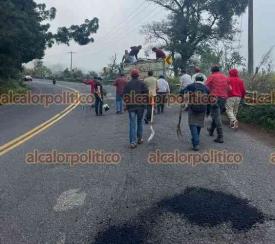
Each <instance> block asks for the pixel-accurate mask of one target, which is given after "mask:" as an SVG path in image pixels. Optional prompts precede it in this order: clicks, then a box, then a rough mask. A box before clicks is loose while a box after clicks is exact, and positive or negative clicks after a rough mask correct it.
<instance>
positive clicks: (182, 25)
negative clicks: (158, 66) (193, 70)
mask: <svg viewBox="0 0 275 244" xmlns="http://www.w3.org/2000/svg"><path fill="white" fill-rule="evenodd" d="M147 1H149V2H153V3H155V4H156V5H158V6H160V7H162V8H164V9H166V10H168V11H169V12H170V15H169V17H168V20H163V21H161V22H153V23H151V24H148V25H146V26H144V27H143V32H144V33H146V34H147V39H148V40H151V41H156V40H157V41H159V44H160V45H162V46H163V47H165V49H166V50H168V51H170V52H171V54H172V56H173V57H175V55H176V54H179V55H180V58H181V64H180V66H181V68H182V69H185V68H186V66H187V62H188V60H189V59H190V58H191V57H192V56H193V55H194V54H195V53H196V51H197V50H198V49H199V48H200V47H201V46H203V45H205V44H207V43H209V42H211V41H213V40H216V41H217V40H232V39H233V36H234V34H235V33H236V31H237V30H236V28H235V21H234V18H235V17H236V16H240V15H241V14H242V13H243V12H244V11H245V9H246V7H247V5H248V0H230V1H228V0H147Z"/></svg>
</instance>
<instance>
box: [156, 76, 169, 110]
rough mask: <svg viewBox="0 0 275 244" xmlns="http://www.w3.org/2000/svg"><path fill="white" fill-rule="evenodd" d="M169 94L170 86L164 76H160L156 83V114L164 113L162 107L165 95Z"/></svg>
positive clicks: (165, 98)
mask: <svg viewBox="0 0 275 244" xmlns="http://www.w3.org/2000/svg"><path fill="white" fill-rule="evenodd" d="M168 94H170V86H169V83H168V82H167V81H166V79H165V77H164V75H160V77H159V79H158V81H157V103H158V105H157V110H158V114H160V113H164V107H165V103H166V100H167V95H168Z"/></svg>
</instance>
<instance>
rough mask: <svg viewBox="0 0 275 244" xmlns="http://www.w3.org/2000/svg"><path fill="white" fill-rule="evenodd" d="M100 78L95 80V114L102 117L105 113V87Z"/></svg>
mask: <svg viewBox="0 0 275 244" xmlns="http://www.w3.org/2000/svg"><path fill="white" fill-rule="evenodd" d="M101 81H102V79H101V78H100V77H96V78H95V87H94V88H95V113H96V116H102V115H103V113H102V111H103V86H102V83H101Z"/></svg>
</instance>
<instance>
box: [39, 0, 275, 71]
mask: <svg viewBox="0 0 275 244" xmlns="http://www.w3.org/2000/svg"><path fill="white" fill-rule="evenodd" d="M37 2H44V3H46V4H47V6H48V7H52V6H54V7H56V8H57V16H56V19H55V20H54V21H53V22H52V30H53V31H55V30H56V28H57V27H58V26H70V25H71V24H81V23H82V22H83V21H84V19H86V18H88V19H92V18H93V17H98V18H99V20H100V27H99V31H98V33H97V34H95V35H94V38H95V43H92V44H89V45H87V46H79V45H76V44H74V43H73V42H72V43H71V45H70V47H68V46H66V45H58V46H57V45H56V46H54V47H53V48H51V49H49V50H47V51H46V56H45V58H44V62H45V64H46V65H48V66H51V67H52V66H57V65H59V67H60V68H66V67H69V65H70V56H69V54H68V52H70V51H74V52H76V53H75V54H74V59H73V60H74V67H78V68H81V69H83V70H85V71H89V70H95V71H101V70H102V68H103V67H104V66H107V64H108V63H110V59H111V57H112V56H113V55H114V54H115V53H116V54H117V55H118V59H119V61H120V59H121V57H122V55H123V52H124V50H125V49H129V47H130V46H132V45H137V44H142V45H144V46H145V47H146V46H148V44H146V43H145V38H144V36H143V35H142V34H140V27H141V26H142V25H144V24H146V23H150V22H151V21H153V20H160V19H163V18H165V17H166V13H167V12H166V11H164V10H163V9H162V8H159V7H156V5H152V4H150V3H148V2H145V1H144V0H70V1H68V0H39V1H37ZM254 4H255V6H254V11H255V17H254V18H255V30H254V31H255V65H257V64H258V63H259V62H260V60H261V57H262V56H263V54H264V53H266V52H267V50H268V49H269V48H270V47H271V46H272V45H275V27H274V25H275V23H274V22H275V19H274V17H275V1H274V0H264V1H262V0H254ZM247 19H248V17H247V14H244V15H243V16H242V17H241V18H240V26H241V29H242V33H241V34H240V35H239V39H240V51H241V54H242V55H243V56H244V57H245V58H247V35H248V34H247V28H248V27H247V26H248V24H247V22H248V21H247ZM274 53H275V51H274ZM141 56H144V51H143V52H142V53H141ZM273 56H274V57H275V54H274V55H273Z"/></svg>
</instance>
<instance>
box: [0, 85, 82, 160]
mask: <svg viewBox="0 0 275 244" xmlns="http://www.w3.org/2000/svg"><path fill="white" fill-rule="evenodd" d="M64 88H67V89H69V90H72V91H74V92H76V93H77V94H78V97H79V92H78V91H77V90H75V89H72V88H69V87H64ZM79 104H80V101H78V102H76V103H75V104H71V105H70V106H68V107H67V108H66V109H64V110H63V111H62V112H60V113H58V114H57V115H55V116H54V117H52V118H51V119H49V120H47V121H46V122H44V123H42V124H41V125H39V126H37V127H35V128H34V129H32V130H30V131H28V132H27V133H25V134H23V135H21V136H19V137H17V138H15V139H13V140H11V141H10V142H8V143H6V144H4V145H2V146H0V156H3V155H4V154H6V153H8V152H10V151H11V150H13V149H15V148H17V147H18V146H20V145H22V144H24V143H25V142H27V141H29V140H30V139H32V138H33V137H34V136H36V135H38V134H40V133H41V132H43V131H45V130H46V129H48V128H50V127H51V126H53V125H54V124H56V123H57V122H58V121H60V120H61V119H63V118H64V117H65V116H67V115H68V114H69V113H71V112H72V111H73V110H74V109H75V108H77V107H78V105H79Z"/></svg>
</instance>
